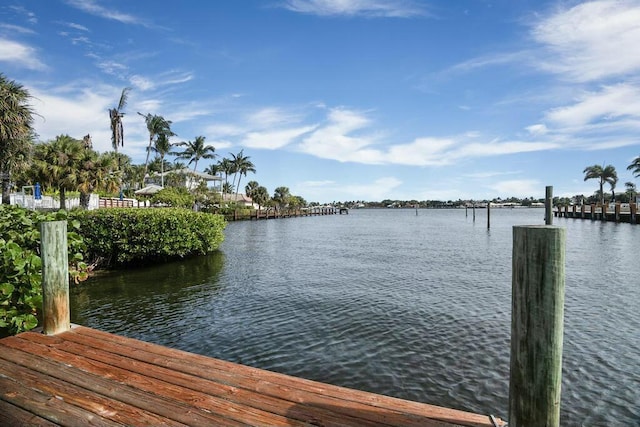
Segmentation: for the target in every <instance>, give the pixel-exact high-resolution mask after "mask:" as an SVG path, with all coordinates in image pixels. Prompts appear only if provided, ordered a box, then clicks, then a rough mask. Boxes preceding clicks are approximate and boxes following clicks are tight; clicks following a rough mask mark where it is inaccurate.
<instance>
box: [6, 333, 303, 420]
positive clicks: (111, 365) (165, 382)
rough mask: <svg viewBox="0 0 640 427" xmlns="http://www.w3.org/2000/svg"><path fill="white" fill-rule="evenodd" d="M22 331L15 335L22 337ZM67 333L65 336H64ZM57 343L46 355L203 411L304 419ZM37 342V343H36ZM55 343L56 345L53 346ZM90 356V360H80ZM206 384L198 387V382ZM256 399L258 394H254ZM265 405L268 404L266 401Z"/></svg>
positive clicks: (187, 378) (189, 379)
mask: <svg viewBox="0 0 640 427" xmlns="http://www.w3.org/2000/svg"><path fill="white" fill-rule="evenodd" d="M22 337H24V335H21V336H20V337H18V338H22ZM67 337H68V336H65V338H67ZM28 341H29V342H34V343H35V342H40V343H42V342H47V341H51V340H50V339H49V338H48V337H45V336H41V335H37V334H29V339H28ZM57 341H59V343H58V344H55V345H52V346H49V348H48V349H47V350H42V351H46V352H47V353H46V354H47V357H48V358H51V359H52V360H56V361H59V362H61V363H62V362H64V361H67V362H68V363H72V364H73V365H74V366H77V367H80V368H82V369H83V370H86V371H88V372H91V373H93V374H96V375H102V374H103V373H104V371H105V370H109V379H110V380H112V381H115V382H117V383H119V384H122V385H128V386H131V387H135V388H137V389H139V390H142V391H146V392H149V393H154V394H157V395H161V396H163V397H166V398H168V399H171V400H175V401H178V402H183V403H185V404H187V405H192V406H194V407H196V408H200V409H203V410H206V411H212V412H214V413H216V414H218V415H221V416H225V417H228V418H229V419H233V420H237V421H239V422H241V423H249V424H252V425H269V426H274V427H277V426H300V427H301V426H303V425H305V424H304V423H303V422H296V421H295V420H291V419H288V418H287V417H285V416H281V415H286V412H285V414H280V415H279V414H276V413H273V412H272V411H269V410H261V409H257V408H255V407H252V406H250V405H246V404H241V403H238V402H236V401H234V400H233V399H230V398H229V397H232V395H233V393H234V392H235V391H237V390H235V389H233V388H228V390H224V391H222V392H219V393H218V395H216V394H215V393H207V392H209V391H213V389H214V385H215V384H214V383H211V382H208V383H209V384H206V383H207V382H206V381H205V380H201V379H200V378H198V377H194V376H192V375H186V374H180V373H176V372H172V371H170V370H168V369H165V368H160V367H158V366H155V365H151V364H147V363H143V362H140V361H138V360H135V359H128V358H126V357H123V356H121V355H116V354H114V353H109V352H108V351H103V350H100V349H96V348H92V347H87V346H83V345H81V344H78V343H75V342H72V341H67V340H66V339H60V340H57ZM36 345H38V344H36ZM53 347H55V349H54V348H53ZM84 359H87V360H90V361H91V363H81V362H79V361H81V360H84ZM199 384H200V385H203V384H204V385H205V387H201V388H199V387H197V386H198V385H199ZM254 397H255V398H256V399H259V398H260V396H259V395H257V396H254ZM265 407H266V408H267V409H270V408H268V406H266V405H265Z"/></svg>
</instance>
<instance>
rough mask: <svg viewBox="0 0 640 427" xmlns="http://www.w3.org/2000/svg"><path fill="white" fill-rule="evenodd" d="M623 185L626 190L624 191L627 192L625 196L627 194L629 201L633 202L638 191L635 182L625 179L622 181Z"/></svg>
mask: <svg viewBox="0 0 640 427" xmlns="http://www.w3.org/2000/svg"><path fill="white" fill-rule="evenodd" d="M624 187H625V190H626V191H625V192H626V193H627V196H629V203H635V202H636V194H637V193H638V190H637V188H636V184H634V183H633V182H631V181H627V182H625V183H624Z"/></svg>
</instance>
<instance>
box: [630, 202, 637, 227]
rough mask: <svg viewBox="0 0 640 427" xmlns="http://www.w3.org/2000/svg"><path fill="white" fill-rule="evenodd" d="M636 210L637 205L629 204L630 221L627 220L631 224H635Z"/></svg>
mask: <svg viewBox="0 0 640 427" xmlns="http://www.w3.org/2000/svg"><path fill="white" fill-rule="evenodd" d="M637 210H638V205H636V204H635V203H629V214H630V215H631V219H630V220H629V221H630V222H631V223H632V224H636V211H637Z"/></svg>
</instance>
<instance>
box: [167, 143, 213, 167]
mask: <svg viewBox="0 0 640 427" xmlns="http://www.w3.org/2000/svg"><path fill="white" fill-rule="evenodd" d="M204 140H205V137H204V136H196V139H195V140H194V141H186V142H185V141H183V142H179V143H177V144H176V145H178V146H180V147H186V148H185V149H184V151H182V152H178V153H176V155H177V156H178V157H179V158H182V159H189V164H191V163H193V171H194V172H195V170H196V168H197V167H198V161H199V160H200V159H215V158H216V156H217V154H215V153H214V152H215V150H216V149H215V148H214V147H213V145H205V144H204Z"/></svg>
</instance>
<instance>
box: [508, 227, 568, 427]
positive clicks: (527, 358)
mask: <svg viewBox="0 0 640 427" xmlns="http://www.w3.org/2000/svg"><path fill="white" fill-rule="evenodd" d="M565 245H566V230H565V229H564V228H560V227H554V226H547V225H544V226H543V225H541V226H514V227H513V258H512V300H511V310H512V312H511V363H510V367H511V372H510V378H509V427H530V426H531V427H534V426H547V427H554V426H555V427H557V426H559V425H560V388H561V382H562V334H563V329H564V286H565Z"/></svg>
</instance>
